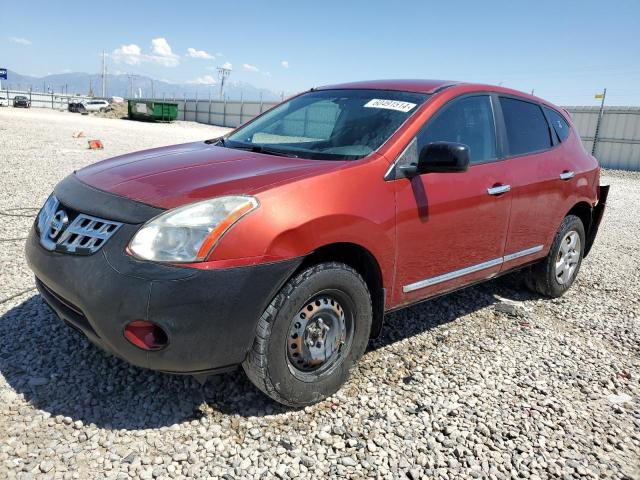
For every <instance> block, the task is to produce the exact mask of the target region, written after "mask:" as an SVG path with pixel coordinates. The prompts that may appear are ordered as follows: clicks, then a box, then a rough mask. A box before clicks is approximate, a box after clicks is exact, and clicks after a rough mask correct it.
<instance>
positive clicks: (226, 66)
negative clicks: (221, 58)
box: [222, 62, 233, 70]
mask: <svg viewBox="0 0 640 480" xmlns="http://www.w3.org/2000/svg"><path fill="white" fill-rule="evenodd" d="M222 68H226V69H227V70H233V65H232V64H231V63H229V62H224V65H222Z"/></svg>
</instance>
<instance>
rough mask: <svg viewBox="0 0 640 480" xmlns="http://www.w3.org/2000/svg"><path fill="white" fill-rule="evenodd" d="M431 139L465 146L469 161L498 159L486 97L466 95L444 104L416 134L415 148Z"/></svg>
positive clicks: (490, 113)
mask: <svg viewBox="0 0 640 480" xmlns="http://www.w3.org/2000/svg"><path fill="white" fill-rule="evenodd" d="M431 142H456V143H463V144H465V145H467V146H468V147H469V157H470V161H471V163H482V162H487V161H491V160H495V159H496V158H498V155H497V150H496V131H495V126H494V122H493V110H492V108H491V99H490V98H489V96H487V95H478V96H473V97H465V98H462V99H460V100H455V101H454V102H453V103H450V104H447V105H445V106H444V107H443V109H442V110H441V111H440V112H438V113H437V114H436V117H435V118H434V119H433V120H431V121H428V122H427V124H426V125H425V127H423V129H422V131H420V133H418V142H417V147H418V151H421V150H422V148H423V147H424V146H425V145H427V144H428V143H431Z"/></svg>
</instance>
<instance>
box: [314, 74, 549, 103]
mask: <svg viewBox="0 0 640 480" xmlns="http://www.w3.org/2000/svg"><path fill="white" fill-rule="evenodd" d="M449 88H451V89H455V90H458V89H461V90H464V91H466V92H473V91H491V92H495V93H502V94H506V95H515V96H518V97H522V98H525V99H528V100H532V101H535V102H538V103H541V104H543V105H547V106H549V107H551V108H555V109H557V110H560V108H559V107H556V106H555V105H554V104H552V103H551V102H549V101H547V100H545V99H543V98H540V97H536V96H534V95H530V94H528V93H526V92H521V91H519V90H513V89H511V88H507V87H503V86H497V85H488V84H482V83H467V82H458V81H453V80H428V79H424V80H415V79H414V80H366V81H361V82H350V83H339V84H336V85H326V86H322V87H317V88H314V89H312V90H335V89H365V90H366V89H372V90H398V91H403V92H418V93H429V94H433V93H437V92H439V91H441V90H444V89H449Z"/></svg>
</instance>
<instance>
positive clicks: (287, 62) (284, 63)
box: [280, 60, 289, 68]
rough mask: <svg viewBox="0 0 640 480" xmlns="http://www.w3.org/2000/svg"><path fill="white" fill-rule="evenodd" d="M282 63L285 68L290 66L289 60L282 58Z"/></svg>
mask: <svg viewBox="0 0 640 480" xmlns="http://www.w3.org/2000/svg"><path fill="white" fill-rule="evenodd" d="M280 65H282V67H283V68H289V60H282V61H281V62H280Z"/></svg>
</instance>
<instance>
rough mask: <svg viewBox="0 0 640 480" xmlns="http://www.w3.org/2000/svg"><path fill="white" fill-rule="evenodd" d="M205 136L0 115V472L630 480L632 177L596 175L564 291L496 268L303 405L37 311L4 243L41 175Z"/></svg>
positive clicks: (395, 331) (19, 227) (637, 350)
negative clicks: (590, 225) (597, 219)
mask: <svg viewBox="0 0 640 480" xmlns="http://www.w3.org/2000/svg"><path fill="white" fill-rule="evenodd" d="M79 130H83V131H85V133H86V134H87V138H99V139H101V140H102V141H103V142H104V144H105V149H104V150H102V151H90V150H87V149H86V140H87V138H82V139H73V138H72V134H73V133H74V132H76V131H79ZM221 131H222V129H217V128H215V127H208V126H202V125H196V124H187V123H176V124H172V125H158V124H145V123H136V122H129V121H125V120H111V119H100V118H94V117H89V118H87V117H81V116H79V115H73V114H68V113H58V112H50V111H36V110H32V111H25V110H19V111H18V110H13V109H0V160H1V162H2V171H3V175H2V177H1V178H0V186H1V188H0V211H1V212H2V214H1V215H0V222H1V225H2V232H3V233H2V236H1V237H2V238H3V240H2V242H1V243H0V246H1V247H0V262H1V263H2V276H1V281H0V477H2V478H4V477H7V478H15V477H17V478H33V477H39V476H42V477H47V478H80V479H84V478H114V479H115V478H118V479H120V478H130V477H132V478H146V479H151V478H178V477H184V476H189V477H196V478H210V477H213V478H226V479H230V478H256V477H265V478H267V477H279V478H282V479H286V478H305V479H306V478H327V477H333V478H337V477H351V478H364V477H380V478H410V479H414V480H415V479H417V478H446V479H454V478H493V479H506V478H531V479H536V478H539V479H542V478H558V477H562V478H578V477H585V478H633V479H638V478H640V383H639V379H640V268H639V265H640V254H639V253H638V252H640V214H639V213H638V205H639V204H640V174H637V173H622V172H612V171H610V172H606V173H605V175H604V177H605V180H606V181H608V182H610V183H611V185H612V191H611V195H610V197H609V199H610V201H609V203H610V205H609V207H608V210H607V213H606V216H605V220H604V223H603V225H602V229H601V233H600V236H599V238H598V241H597V242H596V245H595V247H594V249H593V252H592V253H591V255H590V256H589V258H588V259H587V260H586V261H585V263H584V264H583V267H582V271H581V273H580V276H579V278H578V281H577V283H576V284H575V285H574V287H573V288H572V289H571V290H570V291H569V292H568V294H567V295H566V296H565V297H563V298H562V299H559V300H554V301H549V300H544V299H541V298H539V297H536V296H534V295H532V294H529V293H527V292H526V291H524V290H522V289H521V288H519V286H518V278H517V277H514V276H510V277H505V278H503V279H499V280H496V281H492V282H489V283H487V284H484V285H481V286H477V287H473V288H470V289H467V290H464V291H461V292H459V293H455V294H452V295H448V296H446V297H442V298H440V299H437V300H433V301H430V302H426V303H424V304H422V305H419V306H415V307H412V308H409V309H406V310H403V311H401V312H398V313H394V314H391V315H388V316H387V317H386V329H385V331H384V333H383V335H382V337H381V338H379V339H377V340H376V341H374V342H372V343H371V345H370V348H369V351H368V352H367V354H366V355H365V356H364V358H363V359H362V361H361V363H360V366H359V367H358V369H357V371H355V372H354V375H353V376H352V378H351V380H350V381H349V382H348V384H347V385H346V386H345V387H344V388H343V389H342V390H341V391H340V392H339V393H338V394H337V395H334V396H333V397H332V398H331V399H329V400H327V401H324V402H322V403H320V404H318V405H315V406H312V407H307V408H305V409H302V410H291V409H287V408H284V407H281V406H279V405H277V404H274V403H273V402H271V401H269V400H268V399H266V398H265V397H264V396H263V395H262V394H260V393H259V392H258V391H256V390H255V389H254V388H253V387H252V385H251V384H250V383H249V382H248V380H246V379H245V377H244V375H243V374H242V373H241V372H240V371H238V372H234V373H230V374H227V375H222V376H218V377H215V378H213V379H212V380H210V381H209V382H208V383H207V384H205V385H204V386H200V385H199V384H198V383H197V382H195V381H194V380H192V379H191V378H188V377H178V376H171V375H165V374H160V373H154V372H151V371H147V370H142V369H139V368H135V367H132V366H129V365H127V364H126V363H125V362H123V361H120V360H118V359H115V358H113V357H110V356H108V355H107V354H105V353H103V352H102V351H100V350H98V349H97V348H95V347H93V346H91V345H90V344H89V343H88V341H87V340H85V339H84V338H83V337H82V336H80V335H79V334H77V333H76V332H74V331H72V330H71V329H69V328H67V327H65V326H64V325H63V324H62V323H61V322H60V321H58V320H57V319H56V318H54V316H53V315H52V314H51V313H50V312H49V311H48V309H47V308H46V307H45V306H44V305H43V303H42V301H41V300H40V298H39V297H38V296H37V295H36V294H35V293H34V291H33V280H32V276H31V274H30V272H29V271H28V269H27V268H26V265H25V262H24V258H23V241H22V240H16V241H6V240H5V239H8V238H22V237H24V236H25V235H26V233H27V230H28V228H29V226H30V223H31V221H32V216H33V215H34V214H35V212H36V208H37V207H39V206H40V205H41V204H42V203H43V202H44V200H45V199H46V197H47V195H48V194H49V192H50V191H51V189H52V188H53V186H54V185H55V183H56V182H57V181H59V180H60V179H61V178H63V177H64V176H65V175H66V174H68V173H69V172H71V171H72V170H73V169H77V168H79V167H82V166H83V165H87V164H89V163H92V162H95V161H97V160H100V159H102V158H106V157H109V156H112V155H116V154H120V153H124V152H127V151H131V150H136V149H141V148H144V147H150V146H157V145H163V144H167V143H178V142H182V141H188V140H194V139H201V138H207V137H214V136H217V135H218V134H219V133H220V132H221ZM17 215H19V216H17ZM25 290H26V292H25Z"/></svg>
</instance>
